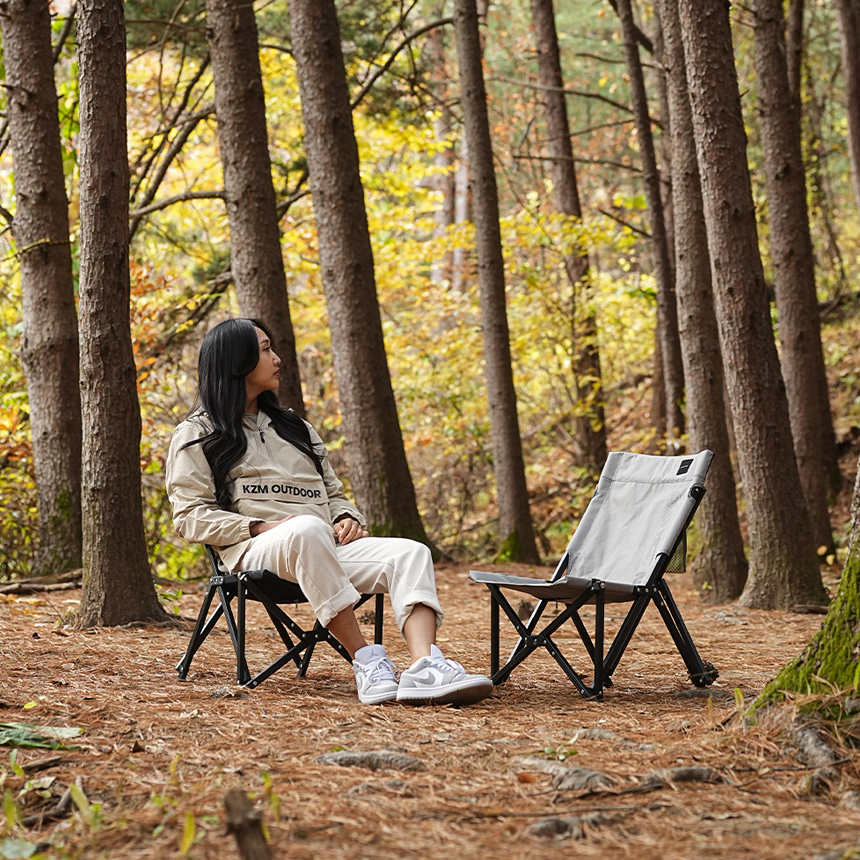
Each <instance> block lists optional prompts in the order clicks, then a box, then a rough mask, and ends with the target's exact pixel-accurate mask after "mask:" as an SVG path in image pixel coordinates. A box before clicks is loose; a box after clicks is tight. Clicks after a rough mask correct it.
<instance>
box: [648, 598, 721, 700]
mask: <svg viewBox="0 0 860 860" xmlns="http://www.w3.org/2000/svg"><path fill="white" fill-rule="evenodd" d="M658 590H659V594H658V595H657V596H656V597H655V598H654V603H655V604H656V605H657V609H659V610H660V614H661V615H662V616H663V621H664V623H665V624H666V628H667V629H668V630H669V633H670V635H671V636H672V639H673V640H674V642H675V647H676V648H677V649H678V653H679V654H680V655H681V659H682V660H683V661H684V665H685V666H686V667H687V671H688V672H689V673H690V680H691V681H692V682H693V683H694V684H695V685H696V686H697V687H708V686H710V685H711V684H713V683H714V681H716V680H717V677H718V676H719V673H718V672H717V669H716V667H715V666H714V665H713V664H712V663H706V662H705V661H704V660H702V658H701V657H700V656H699V652H698V650H697V649H696V646H695V644H694V643H693V637H692V636H691V635H690V631H689V630H688V629H687V625H686V624H684V619H683V618H682V617H681V613H680V611H679V610H678V606H677V604H676V603H675V598H674V597H672V592H671V591H670V590H669V586H668V585H667V584H666V583H665V582H664V581H661V582H660V584H659V586H658Z"/></svg>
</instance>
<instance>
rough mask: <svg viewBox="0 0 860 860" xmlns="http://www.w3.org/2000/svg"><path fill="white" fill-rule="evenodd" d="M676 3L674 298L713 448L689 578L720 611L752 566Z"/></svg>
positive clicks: (665, 1) (695, 405) (696, 412)
mask: <svg viewBox="0 0 860 860" xmlns="http://www.w3.org/2000/svg"><path fill="white" fill-rule="evenodd" d="M678 2H679V0H662V2H661V4H660V5H661V20H662V26H663V42H664V47H665V60H664V62H665V65H666V70H667V75H666V77H667V83H668V94H667V95H668V102H669V111H670V114H671V116H672V127H671V143H672V145H671V153H672V177H673V197H674V201H675V213H676V217H677V219H678V223H680V224H683V225H684V229H683V230H680V231H678V232H676V233H675V261H676V262H675V273H676V280H675V291H676V295H677V299H678V326H679V331H680V336H681V353H682V355H683V359H684V379H685V380H686V383H687V385H686V389H687V433H688V436H689V444H690V448H691V450H693V451H701V450H702V449H703V448H709V449H710V450H711V451H713V452H714V460H713V462H712V463H711V469H710V471H709V472H708V492H707V494H706V495H705V499H704V501H703V502H702V505H701V507H700V508H699V511H698V513H697V514H696V521H695V535H696V550H697V551H696V555H695V557H694V559H693V561H692V565H691V573H692V576H693V582H694V583H695V584H696V588H697V589H698V591H699V593H700V594H701V595H702V598H703V599H704V600H706V601H707V602H709V603H723V602H725V601H728V600H734V599H735V598H737V597H739V596H740V594H741V592H742V591H743V588H744V584H745V583H746V579H747V561H746V557H745V556H744V543H743V538H742V537H741V529H740V523H739V521H738V507H737V499H736V488H735V480H734V475H733V474H732V460H731V445H730V442H729V431H728V424H727V421H726V405H725V398H724V397H723V390H724V380H723V365H722V356H721V354H720V335H719V330H718V328H717V316H716V312H715V311H714V296H713V288H712V284H711V260H710V255H709V254H708V235H707V229H706V227H705V216H704V211H703V204H702V186H701V181H700V179H699V165H698V163H697V161H696V141H695V137H694V134H693V117H692V114H691V113H690V100H689V94H688V92H687V75H686V68H685V65H684V45H683V43H682V41H681V21H680V18H679V17H678ZM681 2H683V0H681Z"/></svg>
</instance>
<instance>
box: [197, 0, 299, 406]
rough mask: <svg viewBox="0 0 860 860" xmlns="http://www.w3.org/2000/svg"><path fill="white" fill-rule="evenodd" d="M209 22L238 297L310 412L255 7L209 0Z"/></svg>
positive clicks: (286, 393)
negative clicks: (271, 339)
mask: <svg viewBox="0 0 860 860" xmlns="http://www.w3.org/2000/svg"><path fill="white" fill-rule="evenodd" d="M206 25H207V26H206V35H207V37H208V39H209V52H210V55H211V57H212V74H213V76H214V78H215V109H216V111H217V114H218V146H219V149H220V152H221V164H222V165H223V169H224V189H225V191H226V192H227V216H228V218H229V221H230V247H231V264H230V265H231V269H232V273H233V284H234V286H235V288H236V297H237V298H238V300H239V308H240V310H241V312H242V313H243V314H244V315H245V316H248V317H254V318H256V319H261V320H263V321H264V322H265V323H266V324H267V325H268V326H269V327H270V328H271V329H272V332H273V334H274V335H275V341H276V347H277V351H278V355H279V356H280V357H281V382H280V386H279V388H278V397H279V399H280V401H281V403H282V404H283V405H284V406H288V407H290V408H291V409H294V410H295V411H296V412H297V413H298V414H299V415H302V416H304V414H305V405H304V400H303V399H302V384H301V379H300V377H299V365H298V359H297V357H296V339H295V335H294V333H293V324H292V320H291V319H290V305H289V299H288V297H287V282H286V278H285V276H284V262H283V258H282V257H281V235H280V230H279V228H278V215H277V208H276V204H275V189H274V186H273V184H272V165H271V161H270V159H269V142H268V136H267V131H266V105H265V100H264V94H263V78H262V74H261V72H260V56H259V48H258V45H257V24H256V20H255V18H254V8H253V6H252V5H251V4H250V3H246V2H242V0H206Z"/></svg>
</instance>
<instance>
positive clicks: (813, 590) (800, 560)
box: [679, 0, 827, 609]
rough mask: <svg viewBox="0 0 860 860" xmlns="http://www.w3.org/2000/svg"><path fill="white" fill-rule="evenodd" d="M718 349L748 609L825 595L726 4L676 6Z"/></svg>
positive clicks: (719, 0) (721, 0)
mask: <svg viewBox="0 0 860 860" xmlns="http://www.w3.org/2000/svg"><path fill="white" fill-rule="evenodd" d="M679 8H680V13H681V25H682V33H683V42H684V58H685V60H686V64H687V84H688V87H689V93H690V104H691V108H692V113H693V127H694V130H695V135H696V153H697V156H698V163H699V175H700V177H701V182H702V198H703V201H704V208H705V223H706V225H707V230H708V247H709V249H710V252H711V277H712V279H713V286H714V297H715V305H716V309H717V319H718V321H719V329H720V347H721V351H722V355H723V367H724V371H725V373H726V381H727V386H728V391H729V400H730V405H731V409H732V413H733V415H732V418H733V422H734V428H735V433H736V436H737V445H738V463H739V466H740V472H741V480H742V481H743V488H744V498H745V500H746V506H747V521H748V524H749V544H750V572H749V578H748V579H747V585H746V588H745V589H744V593H743V595H742V596H741V600H742V602H744V603H745V604H746V605H748V606H754V607H758V608H763V609H767V608H770V609H777V608H782V609H785V608H791V607H793V606H795V605H797V604H810V603H823V602H825V601H826V599H827V596H826V593H825V591H824V586H823V585H822V583H821V573H820V571H819V568H818V559H817V558H816V554H815V546H814V543H813V540H812V529H811V526H810V523H809V515H808V514H807V512H806V505H805V504H804V502H803V491H802V489H801V485H800V477H799V475H798V472H797V464H796V462H795V459H794V448H793V445H792V440H791V426H790V424H789V418H788V403H787V401H786V395H785V383H784V382H783V380H782V376H781V375H780V368H779V359H778V357H777V353H776V343H775V341H774V336H773V326H772V325H771V319H770V307H769V304H768V300H767V291H766V288H765V283H764V273H763V271H762V265H761V257H760V256H759V248H758V235H757V231H756V219H755V208H754V205H753V198H752V186H751V182H750V175H749V168H748V166H747V160H746V133H745V131H744V124H743V117H742V116H741V108H740V96H739V92H738V83H737V73H736V72H735V65H734V56H733V54H732V38H731V28H730V24H729V8H728V3H727V2H726V0H697V2H696V3H684V2H681V3H679Z"/></svg>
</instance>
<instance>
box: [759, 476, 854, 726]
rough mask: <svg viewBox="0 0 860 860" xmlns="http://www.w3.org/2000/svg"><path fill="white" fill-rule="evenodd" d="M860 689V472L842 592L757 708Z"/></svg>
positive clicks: (769, 687)
mask: <svg viewBox="0 0 860 860" xmlns="http://www.w3.org/2000/svg"><path fill="white" fill-rule="evenodd" d="M858 689H860V471H858V477H857V482H856V483H855V485H854V497H853V499H852V503H851V537H850V540H849V549H848V560H847V562H846V564H845V569H844V570H843V572H842V579H841V581H840V583H839V592H838V594H837V596H836V599H835V600H834V601H833V603H832V604H831V606H830V610H829V611H828V613H827V616H826V617H825V619H824V622H823V623H822V625H821V629H820V630H819V631H818V632H817V633H816V634H815V635H814V636H813V637H812V639H810V641H809V643H808V644H807V646H806V648H804V650H803V652H802V653H801V654H800V656H798V657H797V658H796V659H795V660H793V661H792V662H791V663H789V664H788V665H787V666H786V667H785V668H784V669H783V670H782V671H781V672H780V673H779V674H778V675H777V676H776V678H774V679H773V680H772V681H771V682H770V683H769V684H768V685H767V686H766V687H765V688H764V690H763V691H762V693H761V695H760V696H759V698H758V700H757V701H756V703H755V706H754V709H755V710H759V709H761V708H762V707H763V706H765V705H768V704H770V703H771V702H774V701H779V700H780V699H782V698H784V697H785V693H800V694H813V695H814V694H828V693H832V692H834V690H839V691H852V692H856V691H857V690H858Z"/></svg>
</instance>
